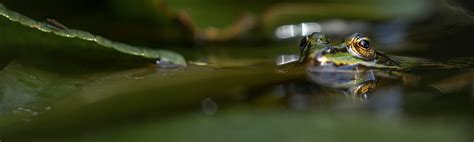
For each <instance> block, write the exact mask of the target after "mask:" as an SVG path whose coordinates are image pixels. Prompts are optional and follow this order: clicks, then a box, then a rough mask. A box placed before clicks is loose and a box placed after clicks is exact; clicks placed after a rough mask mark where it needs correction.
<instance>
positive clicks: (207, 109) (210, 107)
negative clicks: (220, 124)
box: [201, 98, 217, 115]
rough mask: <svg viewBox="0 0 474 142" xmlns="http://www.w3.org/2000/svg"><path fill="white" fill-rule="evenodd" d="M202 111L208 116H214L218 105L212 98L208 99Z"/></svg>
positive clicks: (203, 102)
mask: <svg viewBox="0 0 474 142" xmlns="http://www.w3.org/2000/svg"><path fill="white" fill-rule="evenodd" d="M201 108H202V111H203V112H204V113H205V114H207V115H213V114H215V113H216V112H217V104H216V102H214V101H213V100H212V99H211V98H206V99H204V100H203V101H202V103H201Z"/></svg>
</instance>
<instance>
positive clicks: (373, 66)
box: [276, 32, 403, 102]
mask: <svg viewBox="0 0 474 142" xmlns="http://www.w3.org/2000/svg"><path fill="white" fill-rule="evenodd" d="M299 51H300V53H299V56H298V55H285V56H280V57H279V58H277V61H276V62H277V65H279V67H282V68H284V69H287V68H285V67H294V66H288V65H297V68H294V69H296V70H299V69H301V68H300V67H303V69H305V70H306V77H307V85H308V86H313V87H315V88H317V87H316V86H324V87H328V88H332V89H334V90H336V92H339V93H340V94H343V95H344V96H350V97H349V98H351V100H353V101H356V102H366V101H368V100H369V99H370V96H371V94H372V92H374V91H375V89H376V86H377V82H378V79H377V77H378V76H385V75H386V74H387V73H391V74H393V73H395V72H398V71H401V70H403V68H402V66H401V63H400V61H398V60H394V59H392V58H391V57H389V56H387V55H386V54H384V53H383V52H380V51H377V50H375V49H374V47H373V44H372V40H371V38H369V36H367V35H365V34H362V33H353V34H350V35H349V36H347V37H345V38H344V39H343V40H342V41H341V42H338V43H333V42H331V41H330V39H329V38H328V36H327V35H325V34H323V33H320V32H314V33H311V34H309V35H307V36H304V37H303V38H302V39H301V42H300V45H299ZM290 69H292V68H290ZM382 69H383V70H382ZM386 69H387V70H386ZM293 90H300V89H293ZM310 94H311V93H310Z"/></svg>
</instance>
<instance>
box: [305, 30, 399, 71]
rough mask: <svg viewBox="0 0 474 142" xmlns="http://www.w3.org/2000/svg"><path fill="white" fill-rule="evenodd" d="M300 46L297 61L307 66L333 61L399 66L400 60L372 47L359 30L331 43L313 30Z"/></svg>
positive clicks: (393, 67) (343, 63) (329, 63)
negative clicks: (339, 41)
mask: <svg viewBox="0 0 474 142" xmlns="http://www.w3.org/2000/svg"><path fill="white" fill-rule="evenodd" d="M299 49H300V55H299V59H298V60H297V61H296V62H297V64H298V65H303V66H307V67H311V66H322V65H335V66H365V67H368V68H390V69H401V68H402V66H401V64H400V62H399V61H396V60H393V59H391V58H390V57H389V56H387V55H385V54H384V53H383V52H380V51H377V50H375V49H374V47H372V41H371V39H370V38H369V37H368V36H367V35H365V34H362V33H353V34H351V35H349V36H347V37H346V38H344V39H343V41H342V42H341V43H336V44H332V43H331V42H330V40H329V38H328V37H327V36H326V35H325V34H323V33H320V32H314V33H311V34H309V35H307V36H305V37H304V38H303V39H302V40H301V42H300V46H299Z"/></svg>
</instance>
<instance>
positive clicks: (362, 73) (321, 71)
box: [308, 65, 377, 102]
mask: <svg viewBox="0 0 474 142" xmlns="http://www.w3.org/2000/svg"><path fill="white" fill-rule="evenodd" d="M308 71H309V72H308V80H309V81H310V82H312V83H313V84H317V85H321V86H325V87H330V88H333V89H336V90H340V91H342V92H341V93H342V94H344V95H346V96H350V97H351V98H352V100H353V101H356V102H365V101H367V100H368V99H369V97H370V95H371V94H372V92H373V91H374V90H375V87H376V84H377V77H376V72H375V71H373V70H372V69H367V68H365V67H363V66H339V67H338V66H331V65H329V66H326V65H322V66H316V67H311V68H310V69H309V70H308Z"/></svg>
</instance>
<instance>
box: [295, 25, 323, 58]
mask: <svg viewBox="0 0 474 142" xmlns="http://www.w3.org/2000/svg"><path fill="white" fill-rule="evenodd" d="M328 45H329V38H328V37H327V36H326V35H325V34H323V33H320V32H314V33H312V34H310V35H307V36H305V37H304V38H303V39H302V40H301V42H300V58H299V60H298V63H300V64H303V63H304V62H308V60H310V59H311V58H314V53H316V52H317V51H315V50H319V49H321V48H323V47H326V46H328ZM311 62H312V61H311Z"/></svg>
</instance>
